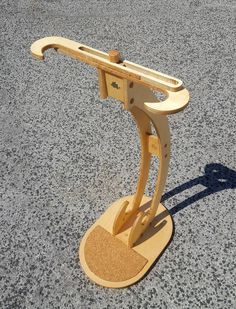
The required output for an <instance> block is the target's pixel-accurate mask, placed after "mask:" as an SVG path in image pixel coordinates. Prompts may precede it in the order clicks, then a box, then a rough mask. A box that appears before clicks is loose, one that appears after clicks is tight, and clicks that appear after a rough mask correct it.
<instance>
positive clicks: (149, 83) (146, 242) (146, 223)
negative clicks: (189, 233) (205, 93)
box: [31, 37, 189, 287]
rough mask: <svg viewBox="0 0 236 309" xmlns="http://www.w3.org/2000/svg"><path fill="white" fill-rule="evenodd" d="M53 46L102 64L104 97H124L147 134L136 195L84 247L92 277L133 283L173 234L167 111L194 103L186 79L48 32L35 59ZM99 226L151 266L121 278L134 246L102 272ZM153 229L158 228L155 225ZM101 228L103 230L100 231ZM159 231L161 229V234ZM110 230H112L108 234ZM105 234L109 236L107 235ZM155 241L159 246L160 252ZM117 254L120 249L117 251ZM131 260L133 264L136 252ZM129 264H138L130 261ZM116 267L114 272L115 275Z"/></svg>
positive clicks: (122, 202)
mask: <svg viewBox="0 0 236 309" xmlns="http://www.w3.org/2000/svg"><path fill="white" fill-rule="evenodd" d="M49 48H54V49H56V50H57V51H58V52H61V53H63V54H66V55H68V56H71V57H73V58H75V59H78V60H81V61H83V62H85V63H88V64H90V65H92V66H94V67H96V68H97V71H98V80H99V89H100V96H101V98H102V99H105V98H107V96H111V97H113V98H115V99H118V100H119V101H121V102H122V103H123V104H124V108H125V109H126V110H129V111H130V112H131V113H132V115H133V116H134V118H135V120H136V123H137V126H138V129H139V134H140V139H141V166H140V174H139V179H138V184H137V190H136V193H135V194H134V196H132V197H126V198H122V199H120V200H118V201H116V202H115V203H114V204H113V205H112V206H111V207H110V209H112V210H109V209H108V210H107V212H106V213H105V214H104V215H103V216H102V217H101V218H100V219H99V220H98V221H97V222H96V223H95V224H94V225H93V226H92V227H91V228H90V230H88V232H87V233H86V235H85V237H84V239H83V240H82V242H81V246H80V259H81V264H82V266H83V268H84V270H85V272H86V273H87V274H88V275H89V277H90V278H91V279H92V280H94V281H95V282H97V283H99V284H101V285H104V286H109V287H123V286H127V285H129V284H132V283H134V282H135V281H137V280H138V279H140V278H141V277H142V276H143V275H144V273H145V272H146V271H147V269H148V268H149V267H150V266H151V264H152V263H153V262H154V260H155V259H156V258H157V257H158V256H159V255H160V253H161V252H162V251H163V249H164V248H165V247H166V245H167V244H168V242H169V240H170V238H171V235H172V231H173V223H172V220H171V218H170V214H169V213H168V211H167V210H166V209H165V207H164V206H163V205H162V204H160V200H161V196H162V193H163V190H164V186H165V182H166V177H167V171H168V166H169V159H170V132H169V125H168V119H167V117H166V115H169V114H174V113H177V112H179V111H181V110H183V109H184V108H185V107H186V106H187V104H188V101H189V93H188V91H187V90H186V89H185V88H184V87H183V84H182V81H180V80H178V79H176V78H173V77H171V76H168V75H165V74H162V73H160V72H156V71H154V70H150V69H147V68H145V67H142V66H140V65H137V64H135V63H132V62H129V61H123V60H121V59H120V54H119V52H118V51H116V50H112V51H110V52H109V53H108V54H107V53H104V52H101V51H98V50H96V49H92V48H90V47H88V46H85V45H82V44H80V43H77V42H74V41H71V40H68V39H65V38H61V37H47V38H43V39H40V40H38V41H36V42H35V43H33V44H32V46H31V52H32V55H33V56H34V57H35V58H37V59H44V55H43V53H44V52H45V51H46V50H47V49H49ZM153 90H156V91H158V92H161V93H162V94H163V95H164V96H165V99H164V100H163V101H161V102H160V101H159V100H158V99H157V97H156V96H155V95H154V93H153ZM152 125H153V127H154V128H155V131H156V134H153V133H152V130H151V126H152ZM151 155H155V156H157V157H158V158H159V173H158V177H157V182H156V187H155V192H154V195H153V198H152V199H149V198H147V197H145V196H144V190H145V186H146V182H147V179H148V174H149V168H150V161H151ZM158 206H159V207H158ZM163 212H165V216H164V218H165V221H166V220H167V218H169V219H170V220H167V223H168V224H165V226H164V227H163V228H162V229H161V231H158V229H157V231H156V232H155V233H156V234H155V235H156V236H155V235H154V234H153V233H152V235H151V236H150V237H148V236H147V235H149V234H150V225H151V223H152V222H154V221H155V218H157V216H159V219H160V220H159V221H158V220H156V221H157V222H155V224H157V223H158V224H160V222H164V221H163V220H164V218H163V215H162V217H161V213H163ZM108 215H109V216H108ZM98 226H99V227H102V228H103V229H104V230H105V231H106V232H108V233H110V234H109V235H111V236H109V237H113V238H115V239H116V240H119V241H121V242H118V243H116V242H115V244H116V245H114V248H116V247H117V248H118V247H119V246H125V247H126V248H127V250H131V251H129V253H130V252H132V253H135V254H136V253H137V254H139V255H140V256H141V257H143V258H144V259H145V260H146V263H145V266H143V267H142V269H139V271H138V268H137V269H136V272H137V273H136V274H135V275H134V273H135V271H134V273H132V274H130V275H128V277H127V274H125V275H124V276H123V277H122V276H121V277H119V276H118V277H119V278H117V273H118V272H119V273H122V271H120V269H119V267H121V269H122V267H123V269H124V268H125V266H124V265H126V266H127V263H128V262H127V260H128V259H129V255H127V256H126V253H127V252H128V251H127V252H126V251H124V252H125V253H124V257H125V256H126V258H124V261H125V262H124V264H122V265H123V266H122V265H121V266H119V265H120V263H121V262H120V261H117V262H114V261H113V262H112V263H111V265H112V267H113V268H112V267H111V269H110V275H109V276H110V277H109V276H108V275H106V274H105V273H104V272H105V270H104V271H103V272H102V271H101V269H103V267H104V265H102V263H103V262H101V261H98V262H97V264H96V263H95V264H94V265H93V263H94V259H92V260H91V261H92V262H91V261H90V259H89V254H92V255H93V256H94V254H95V251H96V250H97V249H94V248H95V247H96V246H95V245H94V243H93V242H91V237H92V236H91V235H92V233H93V232H94V230H95V229H96V228H98ZM153 228H154V229H155V226H153ZM148 229H149V231H148ZM97 231H98V233H99V230H97ZM157 233H159V234H158V235H157ZM161 233H162V234H163V235H162V239H165V240H164V242H163V243H161V245H160V246H159V247H158V244H156V243H155V240H157V237H160V235H161ZM98 235H99V234H98ZM104 235H107V234H106V233H105V234H104ZM145 235H146V236H145ZM154 236H155V237H156V238H155V237H154ZM104 237H105V236H104ZM102 238H103V236H101V239H102ZM113 238H112V239H113ZM113 240H114V239H113ZM96 242H97V240H96ZM101 242H102V240H101ZM159 242H161V241H159ZM89 243H90V247H89ZM121 244H122V245H121ZM151 246H155V247H156V251H155V250H154V251H155V252H154V251H153V248H151ZM86 248H87V249H86ZM88 248H90V249H88ZM124 249H125V248H124ZM86 250H87V251H86ZM89 250H90V251H89ZM94 250H95V251H94ZM104 250H105V249H103V253H101V254H100V253H99V251H96V254H97V259H98V260H99V256H100V258H101V257H103V258H102V259H103V260H104V256H103V255H104ZM117 250H118V249H117ZM86 252H87V253H86ZM88 252H90V253H88ZM122 252H123V251H122ZM114 254H116V253H115V252H114ZM122 254H123V253H122ZM130 259H131V263H132V260H134V257H132V258H130ZM88 261H90V262H88ZM116 263H117V265H118V266H119V267H118V266H117V265H116ZM106 266H107V265H106ZM132 266H133V264H132ZM108 268H109V267H108ZM99 269H100V270H99ZM104 269H105V268H104ZM128 269H133V268H132V267H131V266H130V267H128ZM112 272H114V276H113V277H112V274H111V273H112ZM127 272H128V271H126V273H127ZM115 274H116V275H115Z"/></svg>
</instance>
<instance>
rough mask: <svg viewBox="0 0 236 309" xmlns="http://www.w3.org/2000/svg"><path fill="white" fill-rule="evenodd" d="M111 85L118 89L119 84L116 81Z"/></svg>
mask: <svg viewBox="0 0 236 309" xmlns="http://www.w3.org/2000/svg"><path fill="white" fill-rule="evenodd" d="M111 85H112V87H113V88H116V89H120V87H119V85H118V84H117V83H116V82H112V84H111Z"/></svg>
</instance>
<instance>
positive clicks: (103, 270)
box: [84, 225, 147, 282]
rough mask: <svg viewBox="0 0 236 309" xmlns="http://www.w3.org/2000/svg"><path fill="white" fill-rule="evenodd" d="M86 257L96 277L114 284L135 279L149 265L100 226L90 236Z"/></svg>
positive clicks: (87, 242) (87, 241)
mask: <svg viewBox="0 0 236 309" xmlns="http://www.w3.org/2000/svg"><path fill="white" fill-rule="evenodd" d="M84 256H85V260H86V263H87V265H88V267H89V268H90V270H91V271H92V272H93V273H94V274H95V275H96V276H98V277H99V278H101V279H103V280H107V281H112V282H119V281H125V280H128V279H130V278H133V277H135V276H136V275H137V274H138V273H139V272H140V271H141V270H142V269H143V267H144V266H145V264H146V263H147V259H145V258H144V257H143V256H142V255H140V254H139V253H137V252H136V251H134V250H133V249H131V248H128V247H127V246H126V245H125V244H124V243H123V242H122V241H121V240H119V239H117V238H115V237H114V236H113V235H111V234H110V233H109V232H107V231H106V230H105V229H104V228H102V227H101V226H100V225H98V226H96V227H95V228H94V229H93V231H92V232H91V233H90V234H89V236H88V238H87V240H86V243H85V247H84Z"/></svg>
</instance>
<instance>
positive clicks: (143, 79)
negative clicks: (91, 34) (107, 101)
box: [31, 37, 189, 114]
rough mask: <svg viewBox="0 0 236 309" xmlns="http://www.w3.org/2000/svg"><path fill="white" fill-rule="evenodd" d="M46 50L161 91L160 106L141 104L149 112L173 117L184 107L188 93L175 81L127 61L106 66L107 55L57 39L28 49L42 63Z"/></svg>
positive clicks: (179, 81) (179, 82) (63, 39)
mask: <svg viewBox="0 0 236 309" xmlns="http://www.w3.org/2000/svg"><path fill="white" fill-rule="evenodd" d="M49 48H54V49H56V50H58V51H60V52H61V53H63V54H65V55H68V56H71V57H73V58H75V59H78V60H81V61H83V62H85V63H88V64H90V65H92V66H95V67H96V68H98V69H101V70H104V71H106V72H107V73H110V74H112V75H116V76H119V77H121V78H124V79H127V80H130V81H134V82H136V83H138V84H140V85H143V86H145V87H148V88H150V89H155V90H158V91H162V92H163V93H165V95H166V97H167V98H166V100H165V101H163V102H161V103H160V104H150V103H149V102H148V101H147V102H145V105H146V107H147V108H148V109H149V110H150V111H152V112H155V113H158V114H173V113H177V112H179V111H181V110H182V109H184V108H185V107H186V106H187V104H188V101H189V93H188V91H187V90H186V89H185V88H184V87H183V84H182V81H181V80H179V79H176V78H174V77H171V76H169V75H166V74H163V73H160V72H157V71H154V70H151V69H147V68H145V67H143V66H140V65H137V64H135V63H132V62H130V61H123V62H121V63H113V62H110V61H109V55H108V54H107V53H104V52H101V51H98V50H96V49H93V48H90V47H88V46H86V45H82V44H80V43H77V42H74V41H71V40H68V39H65V38H61V37H47V38H43V39H40V40H38V41H36V42H34V43H33V44H32V45H31V53H32V55H33V56H34V57H35V58H37V59H41V60H42V59H44V55H43V53H44V52H45V51H46V50H47V49H49Z"/></svg>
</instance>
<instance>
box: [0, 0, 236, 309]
mask: <svg viewBox="0 0 236 309" xmlns="http://www.w3.org/2000/svg"><path fill="white" fill-rule="evenodd" d="M234 16H235V1H224V0H211V1H204V0H197V1H183V0H178V1H177V0H172V1H170V0H167V1H164V0H161V1H153V0H152V1H151V0H142V1H136V2H135V1H129V0H126V1H98V0H97V1H96V0H93V1H70V0H67V1H65V0H61V1H48V2H47V1H31V0H19V1H15V2H14V1H1V3H0V26H1V42H0V43H1V58H0V61H1V75H0V85H1V97H0V98H1V100H0V147H1V157H0V163H1V165H0V169H1V170H0V171H1V178H0V181H1V185H0V194H1V195H0V196H1V200H0V202H1V205H0V233H1V234H0V235H1V238H0V239H1V242H0V291H1V292H0V307H1V308H4V309H10V308H11V309H13V308H34V309H35V308H45V309H48V308H173V309H175V308H214V309H216V308H236V286H235V285H236V283H235V282H236V268H235V266H236V265H235V264H236V245H235V244H236V208H235V189H234V188H235V186H236V184H235V183H236V177H235V171H234V170H235V122H234V121H235V116H236V115H235V107H234V105H233V104H234V103H235V92H233V86H234V85H233V81H235V79H234V67H235V60H234V58H233V53H234V52H235V51H234V46H233V45H234V35H233V31H234V29H235V28H234ZM51 35H58V36H65V37H68V38H71V39H73V40H77V41H79V42H81V43H84V44H87V45H90V46H92V47H94V48H97V49H100V50H104V51H107V50H109V49H111V48H118V49H119V50H120V51H121V52H122V53H123V55H125V58H126V59H128V60H131V61H134V62H136V63H139V64H142V65H145V66H147V67H150V68H154V69H157V70H160V71H162V72H165V73H168V74H171V75H173V76H176V77H179V78H180V79H182V80H183V81H184V82H185V85H186V87H187V88H188V89H189V90H190V92H191V104H190V106H189V107H188V108H187V109H186V110H185V111H184V112H183V113H179V114H177V115H174V116H171V117H169V118H170V124H171V131H172V144H173V146H172V159H171V165H170V172H169V177H168V182H167V187H166V194H165V196H164V197H163V200H164V202H165V205H166V206H167V207H168V208H169V209H171V211H172V214H173V215H174V221H175V236H174V239H173V241H172V243H171V244H170V246H169V247H168V249H167V250H166V251H165V252H164V254H163V255H162V257H161V259H160V260H159V262H158V263H157V264H156V265H155V266H154V267H153V269H152V270H151V271H150V272H149V273H148V275H147V276H146V277H145V278H144V279H143V280H142V281H140V282H139V283H138V284H136V285H134V286H131V287H129V288H126V289H120V290H112V289H105V288H102V287H99V286H97V285H95V284H93V283H92V282H90V281H89V280H88V279H87V277H86V276H85V275H84V273H83V271H82V270H81V268H80V266H79V265H78V264H77V261H76V259H75V256H76V251H77V248H78V246H79V242H80V240H81V238H82V236H83V234H84V233H85V231H86V230H87V228H88V227H89V226H90V225H91V224H92V223H93V222H94V221H95V220H96V218H98V216H99V215H100V214H102V213H103V211H104V210H105V209H106V208H107V207H108V205H109V204H111V203H112V202H113V201H114V200H116V199H117V198H119V197H121V196H123V195H127V194H131V193H133V192H134V190H135V185H136V174H137V172H138V166H139V144H138V143H139V142H138V136H137V134H136V128H135V123H134V121H133V120H132V119H131V116H130V114H129V113H128V112H124V111H123V110H122V108H121V106H120V104H119V103H118V102H116V101H115V100H113V99H108V100H106V101H101V100H99V97H98V89H97V88H98V87H97V79H96V74H95V70H94V69H93V68H91V67H89V66H87V65H85V64H81V63H79V62H76V61H75V60H72V59H70V58H68V57H65V56H61V55H57V54H56V53H55V52H53V51H50V52H48V53H47V55H48V57H47V59H46V61H45V62H40V61H36V60H34V59H32V58H31V56H30V54H29V47H30V44H31V43H32V42H33V41H34V40H36V39H38V38H41V37H44V36H51ZM156 168H157V162H156V161H155V160H154V161H153V171H152V173H151V177H150V183H149V186H148V189H147V193H149V194H151V193H152V188H153V185H154V181H155V173H156ZM213 170H215V172H213Z"/></svg>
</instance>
